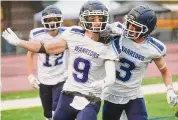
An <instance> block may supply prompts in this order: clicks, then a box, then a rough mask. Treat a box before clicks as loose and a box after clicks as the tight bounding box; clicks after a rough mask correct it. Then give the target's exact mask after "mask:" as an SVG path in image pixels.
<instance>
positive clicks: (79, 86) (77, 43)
mask: <svg viewBox="0 0 178 120" xmlns="http://www.w3.org/2000/svg"><path fill="white" fill-rule="evenodd" d="M61 36H62V37H63V38H64V40H66V42H67V47H68V49H69V54H70V60H69V67H68V79H67V80H66V82H65V84H64V87H63V90H67V91H77V92H80V93H82V94H86V95H89V94H91V93H92V94H93V95H95V96H98V97H100V94H101V90H98V89H97V88H98V87H97V88H96V89H95V88H93V87H91V83H92V82H95V81H100V80H103V79H104V78H105V76H106V75H105V67H104V61H105V60H107V59H109V60H117V59H118V55H119V52H121V50H120V47H117V48H118V49H115V50H116V52H115V50H114V49H113V44H115V42H112V43H110V44H108V45H106V44H103V43H100V42H96V41H94V40H92V39H90V38H89V37H87V36H85V35H84V32H83V30H82V28H81V27H79V26H73V27H71V29H68V30H66V31H64V32H63V33H62V35H61ZM116 53H118V54H116Z"/></svg>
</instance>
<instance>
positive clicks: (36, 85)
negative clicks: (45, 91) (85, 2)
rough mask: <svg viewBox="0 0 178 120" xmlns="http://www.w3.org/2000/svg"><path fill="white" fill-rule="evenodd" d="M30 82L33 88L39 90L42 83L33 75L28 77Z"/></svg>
mask: <svg viewBox="0 0 178 120" xmlns="http://www.w3.org/2000/svg"><path fill="white" fill-rule="evenodd" d="M28 81H29V82H30V85H31V86H32V87H33V88H35V89H39V84H40V82H39V80H38V79H37V78H36V77H35V76H34V75H33V74H31V75H29V76H28Z"/></svg>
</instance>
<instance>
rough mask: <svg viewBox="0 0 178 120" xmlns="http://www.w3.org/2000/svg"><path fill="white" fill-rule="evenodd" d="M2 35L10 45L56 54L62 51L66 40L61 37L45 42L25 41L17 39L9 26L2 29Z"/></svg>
mask: <svg viewBox="0 0 178 120" xmlns="http://www.w3.org/2000/svg"><path fill="white" fill-rule="evenodd" d="M2 37H4V39H5V40H7V41H8V43H10V44H12V45H15V46H19V47H21V48H24V49H26V50H28V51H31V52H36V53H48V54H57V53H61V52H63V51H64V50H65V48H66V41H65V40H63V39H62V38H60V39H59V40H57V41H54V42H52V43H47V44H43V43H40V42H36V41H35V42H34V41H26V40H21V39H19V38H18V36H17V35H16V34H15V33H14V32H13V31H12V30H11V29H10V28H7V30H5V31H3V33H2Z"/></svg>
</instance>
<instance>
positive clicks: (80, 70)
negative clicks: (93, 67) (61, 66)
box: [73, 57, 90, 83]
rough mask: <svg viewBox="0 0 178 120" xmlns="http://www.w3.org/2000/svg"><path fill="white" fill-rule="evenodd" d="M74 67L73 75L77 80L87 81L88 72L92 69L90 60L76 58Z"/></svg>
mask: <svg viewBox="0 0 178 120" xmlns="http://www.w3.org/2000/svg"><path fill="white" fill-rule="evenodd" d="M74 69H75V71H76V72H75V73H73V77H74V79H75V80H76V81H77V82H82V83H84V82H86V81H87V80H88V73H89V69H90V62H89V61H88V60H86V59H83V58H80V57H78V58H76V59H75V60H74Z"/></svg>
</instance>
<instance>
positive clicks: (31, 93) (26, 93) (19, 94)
mask: <svg viewBox="0 0 178 120" xmlns="http://www.w3.org/2000/svg"><path fill="white" fill-rule="evenodd" d="M173 81H174V82H178V76H173ZM159 83H163V82H162V78H161V77H156V78H149V79H144V80H143V82H142V85H150V84H159ZM38 96H39V95H38V90H30V91H24V92H9V93H2V94H1V99H2V100H11V99H20V98H32V97H38Z"/></svg>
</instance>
